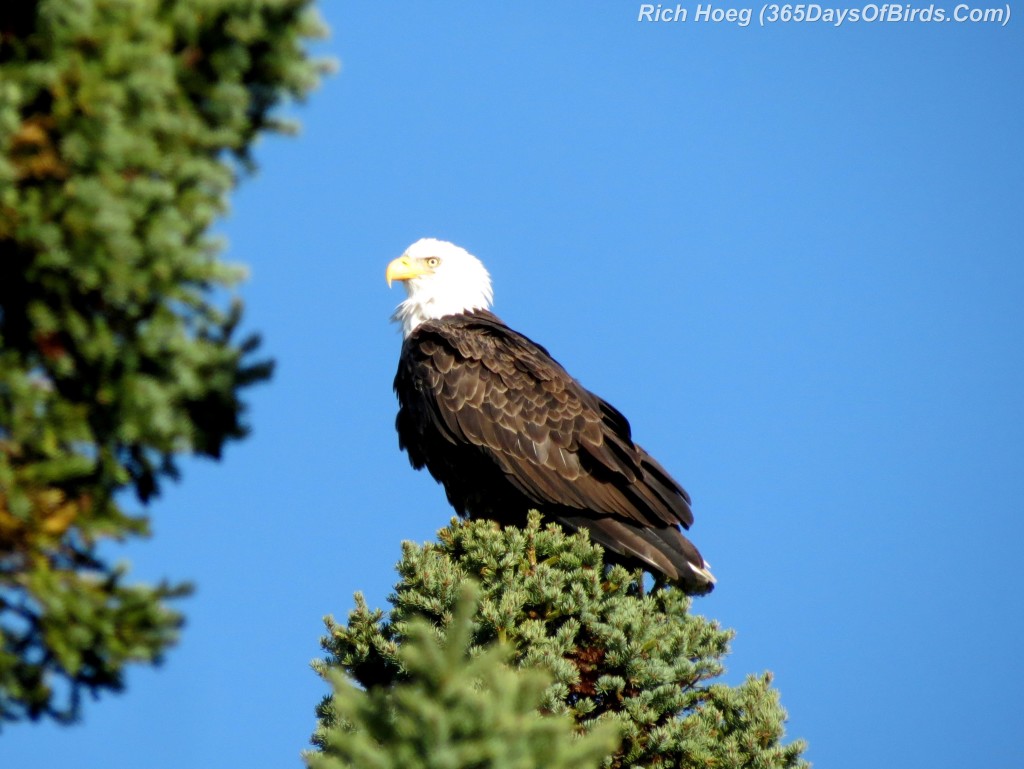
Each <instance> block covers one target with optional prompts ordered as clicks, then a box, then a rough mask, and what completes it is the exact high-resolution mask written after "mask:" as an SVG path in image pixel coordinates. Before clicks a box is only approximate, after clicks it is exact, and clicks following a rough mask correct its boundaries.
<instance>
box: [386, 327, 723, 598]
mask: <svg viewBox="0 0 1024 769" xmlns="http://www.w3.org/2000/svg"><path fill="white" fill-rule="evenodd" d="M395 392H396V393H397V395H398V400H399V411H398V419H397V421H396V426H397V428H398V438H399V444H400V445H401V447H402V448H403V449H405V450H406V451H407V452H408V454H409V460H410V461H411V462H412V465H413V467H415V468H417V469H419V468H422V467H426V468H427V469H428V470H429V471H430V474H431V475H433V476H434V478H435V479H437V481H438V482H440V483H441V484H443V485H444V488H445V491H446V492H447V495H448V500H449V501H450V502H451V504H452V506H453V507H454V508H455V509H456V511H457V512H458V513H459V514H460V515H468V516H469V517H471V518H487V519H492V520H496V521H498V522H501V523H505V524H517V525H521V524H522V523H523V521H524V520H525V516H526V513H527V511H528V510H530V509H532V508H536V509H538V510H540V511H541V512H542V513H543V514H545V515H546V516H547V517H549V518H551V519H554V520H557V521H559V522H560V523H563V524H565V525H566V526H568V527H570V528H573V529H587V530H589V531H590V535H591V538H592V539H593V540H594V541H596V542H599V543H600V544H602V545H603V546H604V547H605V548H606V549H607V550H609V551H611V553H614V554H616V555H617V556H618V557H619V558H620V559H621V560H624V561H625V562H626V563H628V564H631V565H640V566H642V567H644V568H646V569H648V570H650V571H653V572H655V573H660V574H663V575H664V576H665V577H667V578H668V579H670V580H672V581H674V582H677V583H679V584H680V585H681V586H682V587H683V588H684V589H685V590H686V591H687V592H690V593H706V592H708V591H710V590H711V589H712V587H713V578H711V577H710V573H709V572H708V571H707V567H706V564H705V563H704V559H703V558H702V557H701V555H700V553H699V552H697V549H696V548H695V547H694V546H693V544H692V543H691V542H690V541H689V540H687V539H686V538H685V537H683V535H682V534H681V533H680V531H679V526H680V525H681V526H683V527H684V528H689V526H690V524H691V523H692V522H693V514H692V513H691V511H690V498H689V495H688V494H687V493H686V491H684V490H683V488H682V487H681V486H680V485H679V484H678V483H676V481H675V480H673V479H672V477H671V476H669V474H668V473H667V472H666V471H665V470H664V469H663V468H662V467H661V465H660V464H658V462H657V461H655V460H654V459H653V458H652V457H651V456H650V455H648V454H647V452H646V451H644V450H643V449H642V448H640V447H639V446H637V445H636V444H635V443H633V441H632V438H631V437H630V427H629V422H627V421H626V418H625V417H623V416H622V414H620V413H619V412H618V411H617V410H616V409H615V408H613V407H612V406H611V405H609V404H608V403H606V402H605V401H603V400H602V399H601V398H599V397H597V396H596V395H594V394H593V393H591V392H589V391H588V390H586V389H585V388H584V387H583V386H582V385H580V384H579V383H578V382H577V381H576V380H575V379H573V378H572V377H571V376H569V375H568V374H567V373H566V372H565V370H564V369H563V368H562V367H561V366H560V365H559V364H558V363H557V362H556V361H555V360H553V359H552V358H551V356H550V355H549V354H548V352H547V350H545V349H544V348H543V347H541V346H540V345H538V344H536V343H534V342H532V341H531V340H529V339H527V338H526V337H525V336H523V335H521V334H518V333H516V332H515V331H512V330H511V329H509V328H508V327H507V326H506V325H505V324H504V323H502V322H501V320H499V319H498V318H497V317H496V316H495V315H493V314H491V313H490V312H487V311H484V310H477V311H474V312H471V313H466V314H460V315H449V316H445V317H443V318H440V319H439V320H429V321H426V322H424V323H422V324H420V325H419V326H417V327H416V328H415V330H414V331H413V332H412V333H411V334H410V335H409V337H408V338H407V339H406V340H405V342H404V344H403V345H402V354H401V358H400V360H399V363H398V374H397V375H396V377H395Z"/></svg>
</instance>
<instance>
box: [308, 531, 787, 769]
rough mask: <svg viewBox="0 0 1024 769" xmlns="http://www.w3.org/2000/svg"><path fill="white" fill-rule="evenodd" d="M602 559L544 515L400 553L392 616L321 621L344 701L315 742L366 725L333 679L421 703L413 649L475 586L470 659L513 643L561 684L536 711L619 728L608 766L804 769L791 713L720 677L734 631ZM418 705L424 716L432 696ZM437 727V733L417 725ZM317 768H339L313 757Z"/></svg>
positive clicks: (522, 659) (327, 742)
mask: <svg viewBox="0 0 1024 769" xmlns="http://www.w3.org/2000/svg"><path fill="white" fill-rule="evenodd" d="M602 559H603V554H602V550H601V548H600V547H599V546H597V545H594V544H592V543H591V542H590V541H589V539H588V538H587V537H586V535H585V534H574V535H567V534H565V533H564V532H563V531H562V529H561V528H560V527H558V526H557V525H554V524H551V525H548V526H546V527H541V524H540V517H539V516H538V515H536V514H532V515H531V517H530V520H529V523H528V525H527V526H526V527H525V528H524V529H518V528H515V527H505V528H499V527H498V526H497V525H496V524H493V523H491V522H489V521H475V522H461V521H458V520H453V521H452V523H451V525H450V526H449V527H448V528H445V529H442V530H441V532H440V534H439V541H438V542H437V543H430V544H427V545H424V546H417V545H414V544H411V543H406V544H405V546H404V554H403V558H402V560H401V562H400V563H399V565H398V571H399V574H400V577H401V579H400V581H399V583H398V584H397V586H396V588H395V592H394V594H393V595H392V596H391V599H390V600H391V603H392V608H391V611H390V613H389V614H388V615H385V614H384V612H382V611H380V610H375V611H371V610H369V609H368V608H367V606H366V604H365V602H364V601H363V598H362V596H361V595H358V594H357V596H356V607H355V609H354V610H353V611H352V612H351V613H350V614H349V620H348V624H347V625H341V624H338V623H336V622H334V621H333V620H331V619H328V620H327V629H328V632H329V634H328V635H327V636H326V637H325V638H324V639H323V641H322V643H323V646H324V649H325V650H326V651H327V653H328V656H327V657H326V659H324V660H322V661H319V662H317V663H316V664H315V667H316V668H317V670H318V672H320V673H321V675H324V676H325V677H328V678H330V679H331V680H332V681H334V682H335V686H336V687H337V688H336V692H337V693H336V694H335V695H334V698H333V699H332V698H331V697H327V698H325V699H324V701H323V702H322V703H321V704H320V707H319V708H318V716H319V719H320V723H319V727H318V730H317V732H316V734H315V735H314V737H313V743H314V745H316V746H317V747H318V748H319V749H320V751H322V752H323V754H325V755H328V756H331V755H337V750H338V746H339V744H340V745H345V744H346V740H348V739H350V736H348V735H350V734H351V733H352V731H353V729H354V730H355V732H360V731H361V729H362V726H361V724H362V719H361V718H356V717H354V716H353V713H354V711H353V709H352V704H351V695H349V694H344V692H346V691H347V690H346V689H345V688H344V686H343V685H342V684H340V683H338V674H339V673H344V674H345V675H347V676H348V677H349V678H350V679H352V680H354V681H355V682H356V683H358V684H359V685H361V686H362V687H364V688H365V689H366V691H367V692H368V694H367V695H366V696H367V697H370V698H377V699H380V698H382V697H387V696H389V695H388V694H386V693H387V692H397V691H399V690H402V691H406V692H409V693H408V694H405V695H403V696H413V694H412V693H411V690H407V689H404V688H403V687H406V686H408V684H409V682H410V681H416V680H418V678H419V677H420V676H422V670H421V668H418V667H416V666H414V665H411V664H410V658H409V656H408V653H407V651H406V648H407V646H408V645H409V643H420V642H419V641H413V639H414V638H418V637H419V636H420V635H422V630H418V629H416V628H419V627H421V626H420V625H419V624H417V623H420V622H422V621H423V620H427V621H429V622H430V623H431V624H432V626H433V627H434V628H435V632H436V633H437V634H438V636H439V637H443V636H444V634H445V632H446V631H445V628H447V627H449V626H450V625H452V623H453V619H452V617H453V611H454V610H455V609H454V607H456V606H457V603H458V596H459V594H460V592H461V591H462V590H463V589H464V587H465V585H466V584H467V583H469V582H475V583H479V585H480V589H481V596H482V597H481V599H480V602H479V606H478V607H477V610H476V612H475V614H474V617H473V627H472V641H471V643H470V656H471V657H472V655H473V654H474V653H480V652H481V648H482V647H483V646H484V645H486V644H489V643H492V642H495V641H497V642H499V643H502V644H508V645H511V646H512V648H513V649H514V650H515V651H514V660H515V662H516V664H518V665H520V666H523V667H526V668H530V669H533V668H540V669H544V670H547V671H549V673H550V674H551V676H552V677H553V679H554V680H553V683H552V684H551V685H550V686H548V687H547V689H546V690H545V691H544V693H543V695H542V697H541V700H540V708H541V710H542V712H545V713H550V714H556V715H560V716H565V715H568V716H570V717H571V718H572V720H573V721H574V722H575V723H576V724H577V727H578V729H579V730H580V731H581V732H582V733H586V732H588V731H590V730H593V729H595V728H597V727H598V726H601V725H603V724H606V723H613V724H615V725H616V726H617V728H618V730H619V731H620V733H621V735H622V743H621V746H620V747H619V749H618V750H617V751H616V752H614V753H613V754H612V755H610V756H608V757H607V759H606V761H605V765H606V766H611V767H627V766H628V767H652V768H653V767H666V768H667V767H684V768H687V769H689V768H691V767H692V768H696V767H702V768H706V769H712V768H713V769H739V768H740V767H747V768H751V769H754V768H756V769H784V768H785V769H789V768H791V767H792V768H795V767H806V766H807V763H806V762H805V761H803V760H802V759H801V758H800V755H801V753H802V752H803V750H804V744H803V742H802V741H799V740H798V741H795V742H791V743H789V744H783V743H782V736H783V731H784V730H783V725H784V722H785V717H786V715H785V711H784V710H783V709H782V707H781V705H780V704H779V698H778V693H777V692H776V691H775V690H774V689H772V688H771V676H770V675H769V674H767V673H766V674H763V675H760V676H750V677H748V678H747V680H746V681H745V682H744V683H742V684H740V685H739V686H727V685H726V684H724V683H716V682H714V681H713V679H715V678H716V677H718V676H719V675H721V673H722V672H723V667H722V663H721V659H722V657H723V656H724V655H725V654H726V653H727V651H728V644H729V640H730V639H731V637H732V633H731V632H729V631H725V630H722V629H721V628H720V627H719V626H718V625H717V624H716V623H714V622H712V621H709V620H707V619H705V618H703V617H701V616H698V615H693V614H690V613H689V608H690V599H689V598H688V597H687V596H686V595H684V594H683V592H682V591H680V590H678V589H677V588H674V587H659V588H657V589H654V590H652V591H650V592H646V591H645V590H644V586H643V574H642V573H641V572H635V573H632V574H631V573H629V572H627V571H626V570H625V569H623V568H622V567H619V566H616V567H611V568H605V567H604V564H603V560H602ZM456 624H457V623H456ZM460 664H461V663H460V662H457V661H453V660H452V659H444V660H441V659H440V658H438V659H436V660H435V662H434V671H433V673H432V675H434V676H436V677H438V678H440V679H446V678H447V677H451V676H458V675H459V674H460V673H459V666H460ZM339 696H340V697H342V700H343V701H342V703H338V701H337V700H338V697H339ZM390 696H397V695H390ZM415 696H418V697H420V698H423V697H424V695H423V694H422V693H421V694H417V695H415ZM417 707H421V708H426V707H427V705H426V700H425V699H421V701H420V702H419V704H418V705H417ZM481 707H483V706H482V705H481ZM493 707H498V705H497V704H495V705H493ZM441 718H442V716H440V715H439V716H438V719H439V720H440V719H441ZM429 728H434V725H430V726H427V725H420V726H417V725H415V724H413V725H411V726H409V729H413V730H415V729H429ZM312 755H313V756H314V757H315V756H317V755H318V754H317V753H315V752H314V753H313V754H312ZM348 765H350V764H346V763H342V764H340V766H348ZM360 765H367V766H370V765H377V766H381V767H385V766H391V765H392V764H389V763H386V762H384V763H379V764H372V763H367V764H360ZM424 765H425V766H426V765H428V764H424ZM429 765H430V766H433V764H429ZM438 765H440V764H438ZM483 765H485V764H480V766H483ZM542 765H543V764H530V763H528V762H527V763H523V764H519V765H518V766H523V767H529V766H542ZM310 766H311V767H312V768H313V769H321V767H331V766H334V764H331V763H326V762H325V763H320V762H318V761H316V760H310ZM452 766H461V764H453V765H452ZM467 766H468V764H467ZM495 766H497V764H495Z"/></svg>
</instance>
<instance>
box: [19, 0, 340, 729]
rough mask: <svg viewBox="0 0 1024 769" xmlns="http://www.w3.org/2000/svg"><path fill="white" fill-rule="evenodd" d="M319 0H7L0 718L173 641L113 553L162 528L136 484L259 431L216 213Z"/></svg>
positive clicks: (293, 71) (297, 63)
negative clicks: (110, 559) (150, 520)
mask: <svg viewBox="0 0 1024 769" xmlns="http://www.w3.org/2000/svg"><path fill="white" fill-rule="evenodd" d="M309 6H310V0H174V1H171V0H18V2H9V3H4V4H3V7H2V9H0V723H2V722H3V721H5V720H7V721H10V720H19V719H22V718H32V719H36V718H40V717H44V716H50V717H54V718H57V719H60V720H70V719H73V718H74V717H75V716H76V715H77V714H78V711H79V702H80V698H81V695H82V694H83V693H85V692H88V693H91V694H93V695H97V694H99V693H100V692H101V691H103V690H117V689H120V688H121V685H122V672H123V666H124V665H125V663H127V662H131V661H152V660H157V659H158V658H159V656H160V654H161V652H162V651H163V650H164V649H165V648H166V647H167V646H168V644H169V643H171V642H172V641H173V640H174V638H175V637H176V633H177V629H178V627H179V625H180V622H181V619H180V616H179V615H178V614H177V613H176V612H175V611H173V610H171V609H170V608H169V607H168V606H167V603H166V600H167V599H169V598H173V597H175V596H179V595H181V594H182V593H183V592H185V588H184V587H183V586H180V585H179V586H173V585H169V584H162V585H159V586H156V587H149V586H144V585H137V584H134V585H133V584H127V582H126V579H125V574H124V572H123V569H121V568H119V567H113V566H111V565H110V564H108V563H107V562H106V561H105V560H104V559H103V558H102V557H100V554H99V550H98V548H99V546H100V544H101V543H102V542H103V541H104V540H110V539H117V540H120V539H123V538H125V537H129V536H139V535H145V534H146V531H147V518H146V517H145V515H142V514H138V513H135V514H130V513H129V512H128V511H126V510H125V508H124V505H125V504H126V503H130V497H129V496H128V495H127V494H125V493H123V492H125V491H127V490H132V491H134V494H135V496H136V497H137V499H138V500H140V501H141V502H142V503H145V502H147V501H149V500H151V499H152V498H153V497H154V496H155V495H156V494H157V493H158V492H159V489H160V482H161V480H162V479H164V478H176V477H177V474H178V473H177V469H176V464H175V458H176V457H178V456H181V455H185V454H194V455H199V456H208V457H219V456H220V455H221V452H222V450H223V448H224V445H225V444H226V443H227V442H228V441H231V440H235V439H238V438H240V437H242V436H243V435H245V432H246V427H245V425H244V423H243V419H242V412H243V410H244V409H243V404H242V402H241V401H240V400H239V391H240V390H241V389H242V388H243V387H245V386H247V385H250V384H252V383H254V382H258V381H260V380H263V379H266V378H267V377H268V376H269V374H270V370H271V366H270V364H269V363H268V362H266V361H258V360H254V359H253V353H254V350H255V348H256V346H257V340H256V339H255V338H249V339H244V340H239V339H237V333H236V332H237V327H238V324H239V321H240V313H241V310H240V305H239V304H238V303H237V302H236V303H234V304H233V305H232V306H231V307H230V309H224V308H223V305H224V303H225V302H224V298H225V297H226V295H227V292H226V289H229V288H230V287H231V286H232V285H233V284H234V283H236V282H237V281H238V279H239V278H240V277H241V276H242V271H241V270H240V269H238V268H237V267H233V266H230V265H227V264H225V263H223V262H221V261H219V259H218V252H219V250H220V245H219V244H218V243H217V241H215V240H214V239H213V238H211V236H210V235H209V229H210V226H211V224H212V223H213V222H214V220H215V219H216V217H217V216H218V215H219V214H221V213H222V212H223V211H224V208H225V201H226V196H227V193H228V192H229V191H230V190H231V188H232V187H233V185H234V183H235V181H236V178H237V176H238V175H239V173H240V172H241V171H244V170H246V169H248V168H250V167H251V165H252V163H251V158H250V149H251V147H252V144H253V142H254V140H255V139H256V137H257V136H258V135H260V134H261V133H264V132H267V131H281V130H286V129H288V128H289V126H288V125H286V124H284V123H282V122H281V121H279V120H278V119H276V118H275V117H274V116H273V115H272V110H273V108H274V107H275V105H277V104H278V103H279V102H281V101H282V99H286V98H289V97H293V98H301V97H302V96H303V95H305V94H306V93H307V92H308V91H309V90H310V88H311V87H312V86H313V85H314V84H315V82H316V80H317V76H318V74H319V72H320V71H321V70H322V65H320V64H318V63H317V62H314V61H311V59H310V58H309V56H308V54H307V52H306V50H305V47H304V46H305V43H306V41H307V40H308V39H309V38H311V37H313V36H316V35H318V34H320V32H321V27H320V25H319V23H318V22H317V20H316V18H315V16H314V15H313V14H312V11H311V9H310V8H309ZM218 305H221V306H220V307H219V306H218ZM119 492H122V493H119Z"/></svg>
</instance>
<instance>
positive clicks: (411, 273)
mask: <svg viewBox="0 0 1024 769" xmlns="http://www.w3.org/2000/svg"><path fill="white" fill-rule="evenodd" d="M425 272H427V270H426V269H425V268H424V267H423V265H421V264H418V263H417V262H416V261H414V260H413V259H411V258H410V257H409V256H408V254H402V255H401V256H400V257H398V258H397V259H393V260H392V261H391V263H390V264H388V269H387V272H385V273H384V277H385V279H387V282H388V288H391V282H392V281H395V280H410V279H412V278H418V277H419V276H420V275H423V274H424V273H425Z"/></svg>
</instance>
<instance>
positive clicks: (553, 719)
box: [308, 583, 617, 769]
mask: <svg viewBox="0 0 1024 769" xmlns="http://www.w3.org/2000/svg"><path fill="white" fill-rule="evenodd" d="M461 592H462V597H461V599H460V600H459V601H458V603H456V605H455V607H454V614H453V616H452V618H451V621H450V622H449V624H448V625H447V626H446V627H444V628H437V627H436V626H434V625H432V624H431V623H430V622H428V621H427V620H425V619H423V618H415V619H413V620H411V621H410V622H409V623H408V624H407V625H406V639H407V640H406V643H404V644H402V645H401V647H400V648H398V649H397V650H396V655H397V657H396V659H397V662H398V663H399V664H400V665H401V668H402V671H403V677H402V680H401V681H400V682H397V683H396V684H395V685H394V686H393V687H380V686H378V687H374V688H372V689H370V690H369V691H363V690H360V689H357V688H355V687H354V686H352V685H351V684H350V683H348V682H347V681H346V680H345V677H344V676H343V675H342V674H341V673H339V672H338V671H331V672H329V673H328V678H329V679H330V681H331V683H332V686H333V688H334V696H333V700H332V701H331V703H330V714H331V719H332V722H333V723H335V724H340V725H341V726H339V727H337V728H334V729H330V730H327V731H325V732H324V734H323V752H322V753H313V754H311V755H310V756H309V757H308V759H309V766H310V769H348V767H352V768H353V769H355V768H356V767H358V769H541V768H542V767H543V769H563V767H564V769H588V767H593V768H594V769H596V767H598V766H600V764H601V760H602V759H603V758H604V757H605V756H606V755H608V754H609V753H610V752H611V751H612V750H614V748H615V744H616V743H617V737H616V734H615V732H616V726H615V724H612V723H605V724H602V725H600V726H599V727H597V728H595V729H592V730H591V732H590V734H587V735H586V736H584V737H583V738H580V739H577V738H575V737H574V733H573V732H574V728H573V721H572V719H571V718H570V717H569V716H568V715H566V714H562V715H559V716H547V717H545V716H542V715H541V714H540V713H538V712H537V709H538V707H539V706H540V704H541V699H542V698H543V696H544V689H545V687H546V686H547V685H548V682H549V680H550V676H549V675H547V674H545V673H544V672H543V671H541V670H538V669H525V670H522V671H519V670H512V669H509V668H508V667H507V665H506V664H505V663H506V661H507V660H508V658H509V656H510V654H511V649H510V648H509V646H508V645H507V644H500V643H499V644H492V645H490V646H489V647H488V648H487V649H481V648H480V647H479V646H477V645H475V644H474V643H473V640H472V636H473V630H474V627H473V625H474V623H473V614H474V612H475V611H476V609H477V602H476V592H477V591H476V589H475V587H474V586H473V585H472V584H470V583H465V584H463V586H462V587H461ZM474 652H475V653H474Z"/></svg>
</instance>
